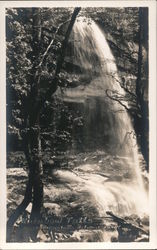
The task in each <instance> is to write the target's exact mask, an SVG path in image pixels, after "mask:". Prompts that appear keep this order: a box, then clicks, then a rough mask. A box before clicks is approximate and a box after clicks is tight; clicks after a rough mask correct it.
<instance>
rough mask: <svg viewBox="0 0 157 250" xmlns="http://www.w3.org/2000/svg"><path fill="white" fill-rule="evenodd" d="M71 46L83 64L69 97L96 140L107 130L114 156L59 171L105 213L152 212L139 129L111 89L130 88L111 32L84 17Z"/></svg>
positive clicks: (76, 61) (73, 55)
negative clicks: (136, 131)
mask: <svg viewBox="0 0 157 250" xmlns="http://www.w3.org/2000/svg"><path fill="white" fill-rule="evenodd" d="M70 48H71V52H70V53H71V54H70V57H69V58H70V60H71V61H72V63H73V64H74V65H76V66H79V69H80V71H79V73H78V74H79V76H80V79H81V82H80V84H79V85H78V86H77V87H75V88H68V89H66V90H65V92H64V100H66V101H67V102H75V103H77V104H78V105H83V109H82V111H81V112H82V116H83V117H84V124H83V128H82V130H83V133H84V136H85V138H86V139H87V140H88V143H89V144H90V143H92V140H93V141H94V138H95V135H96V134H100V133H101V134H100V137H101V138H100V141H102V140H103V142H104V145H105V144H106V146H104V149H105V150H107V152H108V157H109V160H108V158H107V157H106V160H104V162H103V163H102V164H101V165H99V166H98V165H97V164H94V163H93V164H84V165H81V166H79V167H77V168H74V169H73V172H75V174H74V173H72V172H70V171H63V170H58V171H57V173H56V174H57V176H58V177H60V178H62V179H64V180H65V182H66V181H67V182H68V183H69V182H70V183H71V184H70V185H71V187H73V188H74V189H76V192H79V193H80V196H82V197H83V195H84V194H85V193H88V194H89V197H88V198H89V201H92V202H93V204H94V206H95V207H96V208H97V210H98V212H99V215H100V216H104V215H105V212H106V211H108V210H111V211H112V212H114V213H115V214H117V215H131V214H134V213H136V214H138V215H139V216H140V215H141V214H142V213H147V214H148V197H147V192H146V190H145V188H144V185H143V180H142V177H141V170H140V167H139V159H138V150H137V145H136V139H135V138H133V136H129V133H130V132H132V131H133V132H134V130H133V126H132V124H131V120H130V117H129V116H128V114H127V111H126V110H125V108H123V107H122V106H121V105H120V104H119V103H118V102H116V101H113V100H111V99H110V98H109V97H108V96H107V95H106V91H107V90H108V91H110V92H112V93H116V94H118V95H119V96H124V95H125V92H124V90H123V89H122V88H121V86H120V84H119V81H120V80H119V77H118V73H117V67H116V64H115V59H114V57H113V55H112V53H111V50H110V48H109V45H108V43H107V40H106V38H105V35H104V33H103V32H102V31H101V29H100V28H99V27H98V25H97V24H96V23H95V22H94V21H91V20H89V19H85V18H82V17H80V18H78V20H77V21H76V23H75V25H74V28H73V32H72V35H71V42H70ZM126 105H127V103H126ZM98 112H99V115H97V114H98ZM91 124H93V126H92V125H91ZM90 126H92V128H91V127H90ZM133 132H132V133H133ZM88 143H87V144H88ZM94 143H95V142H94ZM95 147H96V145H95ZM95 150H96V148H95ZM112 160H113V162H112ZM76 173H77V174H76ZM81 199H82V198H81Z"/></svg>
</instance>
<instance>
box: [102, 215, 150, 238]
mask: <svg viewBox="0 0 157 250" xmlns="http://www.w3.org/2000/svg"><path fill="white" fill-rule="evenodd" d="M106 214H107V215H110V216H111V218H112V219H113V220H114V221H115V222H117V223H118V224H120V225H121V226H123V227H127V228H132V229H135V230H137V231H139V232H141V233H143V234H146V235H149V231H146V230H144V229H143V228H141V227H139V226H137V225H135V224H133V223H131V222H128V221H127V220H125V219H123V218H121V217H119V216H116V215H114V214H113V213H112V212H111V211H107V212H106Z"/></svg>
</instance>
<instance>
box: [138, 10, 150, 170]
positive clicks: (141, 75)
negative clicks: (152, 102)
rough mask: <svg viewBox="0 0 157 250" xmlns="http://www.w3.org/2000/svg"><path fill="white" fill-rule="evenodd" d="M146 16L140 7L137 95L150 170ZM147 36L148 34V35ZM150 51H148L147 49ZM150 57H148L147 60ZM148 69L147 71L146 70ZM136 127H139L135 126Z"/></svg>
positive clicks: (140, 126)
mask: <svg viewBox="0 0 157 250" xmlns="http://www.w3.org/2000/svg"><path fill="white" fill-rule="evenodd" d="M146 19H147V16H146V8H139V50H138V72H137V80H136V96H137V106H138V108H139V110H140V114H141V117H140V118H138V117H137V126H138V127H139V131H140V134H139V132H137V134H138V135H139V143H140V147H141V152H142V154H143V157H144V159H145V162H146V168H147V171H148V170H149V150H148V143H149V142H148V132H149V128H148V108H147V103H146V101H145V100H144V92H145V90H146V88H147V86H145V85H146V84H147V82H148V64H145V67H146V68H147V70H146V69H145V70H144V65H143V64H144V60H143V45H145V49H146V50H147V49H148V46H147V42H148V41H145V39H144V36H146V35H145V33H144V31H145V30H144V28H145V27H144V23H145V22H146V23H147V20H146ZM144 21H145V22H144ZM146 37H147V36H146ZM146 52H148V51H146ZM147 60H148V58H146V61H147ZM145 71H146V72H145ZM144 72H145V74H146V75H145V82H146V83H145V85H144V80H143V78H144ZM135 129H137V128H136V127H135Z"/></svg>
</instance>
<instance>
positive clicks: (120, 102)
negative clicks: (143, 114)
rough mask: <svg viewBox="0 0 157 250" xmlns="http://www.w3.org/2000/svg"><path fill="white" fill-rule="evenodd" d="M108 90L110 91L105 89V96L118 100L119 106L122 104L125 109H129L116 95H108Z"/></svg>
mask: <svg viewBox="0 0 157 250" xmlns="http://www.w3.org/2000/svg"><path fill="white" fill-rule="evenodd" d="M109 91H111V90H110V89H106V95H107V97H109V98H110V99H111V100H113V101H116V102H118V103H119V104H120V105H121V106H123V107H124V108H125V109H126V110H127V111H130V109H129V108H128V107H127V106H126V105H125V104H124V103H123V102H122V101H121V100H119V99H118V97H114V96H111V95H109V93H108V92H109Z"/></svg>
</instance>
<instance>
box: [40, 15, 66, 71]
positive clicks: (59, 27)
mask: <svg viewBox="0 0 157 250" xmlns="http://www.w3.org/2000/svg"><path fill="white" fill-rule="evenodd" d="M69 21H70V19H68V20H67V21H65V22H63V23H61V24H60V25H59V26H58V28H57V29H56V32H55V33H54V38H53V39H52V40H51V42H50V44H49V45H48V47H47V49H46V50H45V52H44V54H43V55H42V58H41V61H40V63H39V65H38V68H40V67H41V66H42V64H43V61H44V59H45V57H46V55H47V53H48V52H49V49H50V48H51V46H52V45H53V43H54V41H55V39H56V35H57V33H58V31H59V30H60V29H61V27H62V26H63V25H64V24H66V23H68V22H69Z"/></svg>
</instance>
